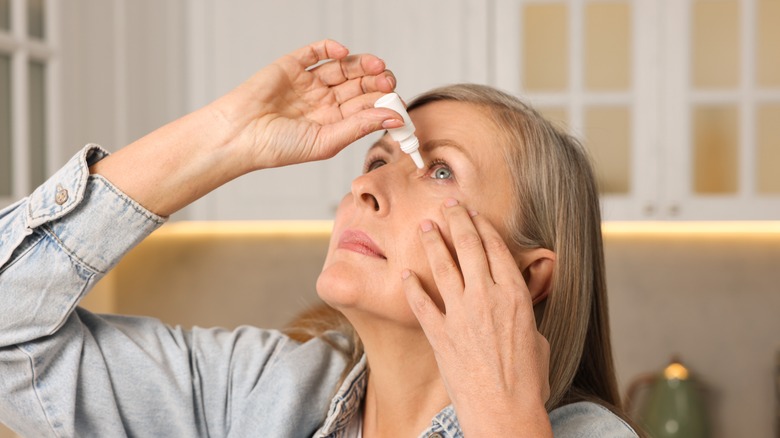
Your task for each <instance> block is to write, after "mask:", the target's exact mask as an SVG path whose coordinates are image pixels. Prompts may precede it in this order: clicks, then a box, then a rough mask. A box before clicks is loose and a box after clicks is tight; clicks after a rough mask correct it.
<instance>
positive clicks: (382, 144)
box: [366, 138, 393, 154]
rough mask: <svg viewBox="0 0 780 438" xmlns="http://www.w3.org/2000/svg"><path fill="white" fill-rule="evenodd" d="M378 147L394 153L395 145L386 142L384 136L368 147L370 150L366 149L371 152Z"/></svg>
mask: <svg viewBox="0 0 780 438" xmlns="http://www.w3.org/2000/svg"><path fill="white" fill-rule="evenodd" d="M376 148H380V149H382V150H383V151H385V152H387V153H388V154H392V153H393V145H391V144H390V143H388V142H386V141H385V140H384V138H380V139H379V140H377V141H376V143H374V144H372V145H371V147H370V148H368V151H366V152H371V151H373V150H374V149H376Z"/></svg>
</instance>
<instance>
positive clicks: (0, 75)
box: [0, 55, 13, 196]
mask: <svg viewBox="0 0 780 438" xmlns="http://www.w3.org/2000/svg"><path fill="white" fill-rule="evenodd" d="M11 169H12V167H11V57H10V56H8V55H0V196H11V195H12V194H13V190H12V187H11V186H12V180H13V175H12V174H11Z"/></svg>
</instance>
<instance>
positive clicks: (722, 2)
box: [665, 0, 780, 220]
mask: <svg viewBox="0 0 780 438" xmlns="http://www.w3.org/2000/svg"><path fill="white" fill-rule="evenodd" d="M667 7H668V10H667V11H666V15H667V16H670V17H677V19H676V20H673V21H672V23H671V25H670V31H671V32H670V33H672V34H673V35H680V38H679V39H678V41H668V42H667V45H666V51H667V52H668V53H669V55H670V56H669V57H668V75H667V77H668V78H669V79H668V81H667V89H668V90H669V91H668V93H667V96H666V101H667V103H666V106H667V108H668V109H669V111H668V113H667V120H668V124H669V125H670V126H672V127H673V129H670V130H669V132H668V136H669V141H668V142H667V162H668V163H669V167H670V179H669V182H668V183H667V184H666V187H665V198H666V199H667V200H668V203H669V205H670V206H671V207H672V208H671V212H672V216H673V217H679V218H681V219H696V218H699V217H704V218H719V219H727V220H728V219H774V220H776V219H778V218H780V172H777V170H776V169H777V167H778V165H780V134H778V132H780V131H779V130H780V55H778V53H780V27H779V26H778V23H780V2H778V1H777V0H686V1H678V2H668V3H667ZM681 42H682V44H681ZM686 145H687V147H686Z"/></svg>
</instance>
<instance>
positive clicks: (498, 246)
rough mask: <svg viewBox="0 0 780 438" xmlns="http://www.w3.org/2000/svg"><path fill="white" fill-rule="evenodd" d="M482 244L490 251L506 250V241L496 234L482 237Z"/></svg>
mask: <svg viewBox="0 0 780 438" xmlns="http://www.w3.org/2000/svg"><path fill="white" fill-rule="evenodd" d="M482 244H483V245H484V246H485V250H486V251H491V252H505V251H508V248H507V246H506V243H505V242H504V240H503V239H501V238H500V237H498V236H490V237H486V238H485V239H483V242H482Z"/></svg>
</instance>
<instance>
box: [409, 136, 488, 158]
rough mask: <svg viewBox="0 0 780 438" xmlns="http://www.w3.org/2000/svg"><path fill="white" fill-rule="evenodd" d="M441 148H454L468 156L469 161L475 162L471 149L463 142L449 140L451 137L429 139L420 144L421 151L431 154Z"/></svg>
mask: <svg viewBox="0 0 780 438" xmlns="http://www.w3.org/2000/svg"><path fill="white" fill-rule="evenodd" d="M441 148H452V149H455V150H456V151H458V152H460V153H461V154H462V155H464V156H465V157H466V159H468V160H469V161H471V162H472V163H475V161H474V157H473V156H472V155H471V151H469V150H468V149H467V148H465V147H463V145H462V144H460V143H458V142H456V141H453V140H449V139H434V140H428V141H426V142H424V143H422V144H421V145H420V151H421V152H425V153H426V154H429V153H431V152H433V151H434V150H436V149H441Z"/></svg>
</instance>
